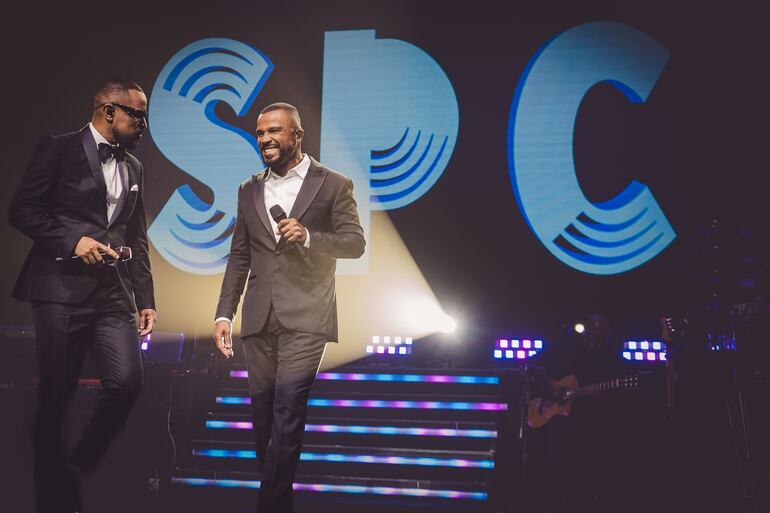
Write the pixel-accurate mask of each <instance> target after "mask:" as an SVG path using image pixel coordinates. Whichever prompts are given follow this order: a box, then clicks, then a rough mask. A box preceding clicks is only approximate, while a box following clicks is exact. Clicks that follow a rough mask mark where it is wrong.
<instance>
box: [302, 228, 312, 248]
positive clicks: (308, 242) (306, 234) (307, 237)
mask: <svg viewBox="0 0 770 513" xmlns="http://www.w3.org/2000/svg"><path fill="white" fill-rule="evenodd" d="M302 245H303V246H305V247H306V248H309V247H310V232H309V231H307V228H305V242H304V244H302Z"/></svg>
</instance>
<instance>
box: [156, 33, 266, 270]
mask: <svg viewBox="0 0 770 513" xmlns="http://www.w3.org/2000/svg"><path fill="white" fill-rule="evenodd" d="M272 69H273V65H272V63H271V62H270V60H268V58H267V57H265V56H264V55H263V54H262V53H260V52H259V51H258V50H256V49H254V48H252V47H250V46H248V45H245V44H243V43H240V42H238V41H233V40H231V39H217V38H214V39H204V40H200V41H196V42H195V43H192V44H190V45H188V46H186V47H184V48H182V49H181V50H180V51H179V52H177V53H176V55H174V56H173V57H172V58H171V60H169V61H168V63H167V64H166V65H165V66H164V67H163V69H162V70H161V72H160V75H159V76H158V79H157V80H156V82H155V86H154V87H153V90H152V96H151V97H150V107H151V109H152V122H151V124H150V131H151V134H152V138H153V141H154V142H155V145H156V146H157V147H158V149H159V150H160V151H161V152H162V153H163V154H164V155H165V156H166V157H167V158H168V159H169V160H170V161H171V162H173V163H174V164H176V165H177V166H178V167H179V168H181V169H182V170H184V171H185V172H187V173H188V174H189V175H191V176H192V177H193V178H195V179H197V180H198V181H200V182H202V183H203V184H205V185H207V186H208V187H209V188H210V189H211V191H212V193H213V201H212V202H211V203H208V202H206V201H204V200H202V199H201V198H200V197H199V196H198V195H196V194H195V192H194V191H193V189H192V188H191V187H190V185H189V184H184V185H182V186H181V187H179V188H178V189H176V191H174V193H173V194H172V196H171V198H169V201H168V202H167V203H166V204H165V205H164V206H163V208H162V209H161V211H160V213H159V214H158V216H157V217H156V218H155V221H154V222H153V224H152V226H150V229H149V232H148V234H149V236H150V238H151V239H152V242H153V244H154V245H155V247H156V248H157V249H158V251H159V252H160V254H161V255H163V257H164V258H165V259H166V260H167V261H168V262H170V263H171V264H172V265H174V266H175V267H177V268H179V269H181V270H183V271H187V272H192V273H196V274H217V273H221V272H223V271H224V268H225V265H226V264H227V255H228V253H229V251H230V239H231V237H232V233H233V228H234V226H235V214H236V208H237V207H236V199H235V189H236V187H237V185H238V184H239V183H240V182H242V181H243V180H245V179H246V178H248V177H249V176H250V175H251V174H253V172H254V170H255V168H259V167H261V164H262V162H261V160H260V157H259V152H258V151H257V143H256V139H255V137H254V136H253V135H252V134H250V133H248V132H245V131H243V130H241V129H239V128H237V127H234V126H232V125H229V124H226V123H224V122H223V121H222V120H221V119H219V118H218V117H217V114H216V111H215V109H216V106H217V104H218V103H219V102H224V103H226V104H228V105H229V106H230V107H231V108H232V109H233V110H234V111H235V113H236V114H237V115H239V116H243V115H244V114H246V112H247V111H248V110H249V108H250V107H251V105H252V103H253V102H254V98H255V97H256V95H257V93H258V92H259V91H260V89H261V88H262V85H263V84H264V82H265V80H266V79H267V77H268V75H269V74H270V72H271V71H272Z"/></svg>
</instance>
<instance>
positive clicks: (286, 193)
mask: <svg viewBox="0 0 770 513" xmlns="http://www.w3.org/2000/svg"><path fill="white" fill-rule="evenodd" d="M309 168H310V157H308V156H307V155H306V154H303V157H302V160H301V161H300V162H299V164H297V165H296V166H295V167H293V168H291V169H289V171H287V172H286V175H285V176H280V175H277V174H275V173H273V170H272V169H269V170H268V171H267V175H266V176H265V188H264V197H265V210H267V213H268V214H270V207H272V206H273V205H280V206H281V208H282V209H283V211H284V212H286V217H289V215H290V214H291V209H292V207H293V206H294V202H295V201H296V199H297V194H299V190H300V188H301V187H302V183H303V182H304V181H305V175H307V170H308V169H309ZM268 217H270V227H271V228H272V229H273V236H275V241H276V242H278V240H279V239H280V238H281V236H280V235H278V234H277V233H276V232H277V231H278V223H276V222H275V220H274V219H273V216H271V215H269V216H268ZM305 247H308V248H309V247H310V234H309V233H307V229H305Z"/></svg>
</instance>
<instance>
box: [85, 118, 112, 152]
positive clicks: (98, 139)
mask: <svg viewBox="0 0 770 513" xmlns="http://www.w3.org/2000/svg"><path fill="white" fill-rule="evenodd" d="M88 128H90V129H91V135H93V136H94V141H96V146H97V147H98V146H99V144H102V143H104V144H110V141H108V140H107V139H105V138H104V136H103V135H102V134H100V133H99V130H97V129H96V127H95V126H94V124H93V123H90V122H89V123H88Z"/></svg>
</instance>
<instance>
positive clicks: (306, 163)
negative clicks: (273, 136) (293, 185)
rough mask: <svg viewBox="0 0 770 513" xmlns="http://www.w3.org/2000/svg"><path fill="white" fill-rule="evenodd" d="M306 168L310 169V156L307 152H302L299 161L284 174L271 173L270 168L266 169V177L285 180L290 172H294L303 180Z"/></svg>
mask: <svg viewBox="0 0 770 513" xmlns="http://www.w3.org/2000/svg"><path fill="white" fill-rule="evenodd" d="M308 169H310V157H308V156H307V153H303V154H302V160H300V161H299V164H297V165H296V166H294V167H293V168H291V169H289V171H288V172H287V173H286V176H279V175H277V174H275V173H273V170H272V169H270V170H269V171H268V173H267V178H272V179H274V180H286V179H287V178H289V177H290V176H291V175H292V174H296V175H297V176H299V177H300V178H301V179H302V180H304V179H305V175H307V170H308Z"/></svg>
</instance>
